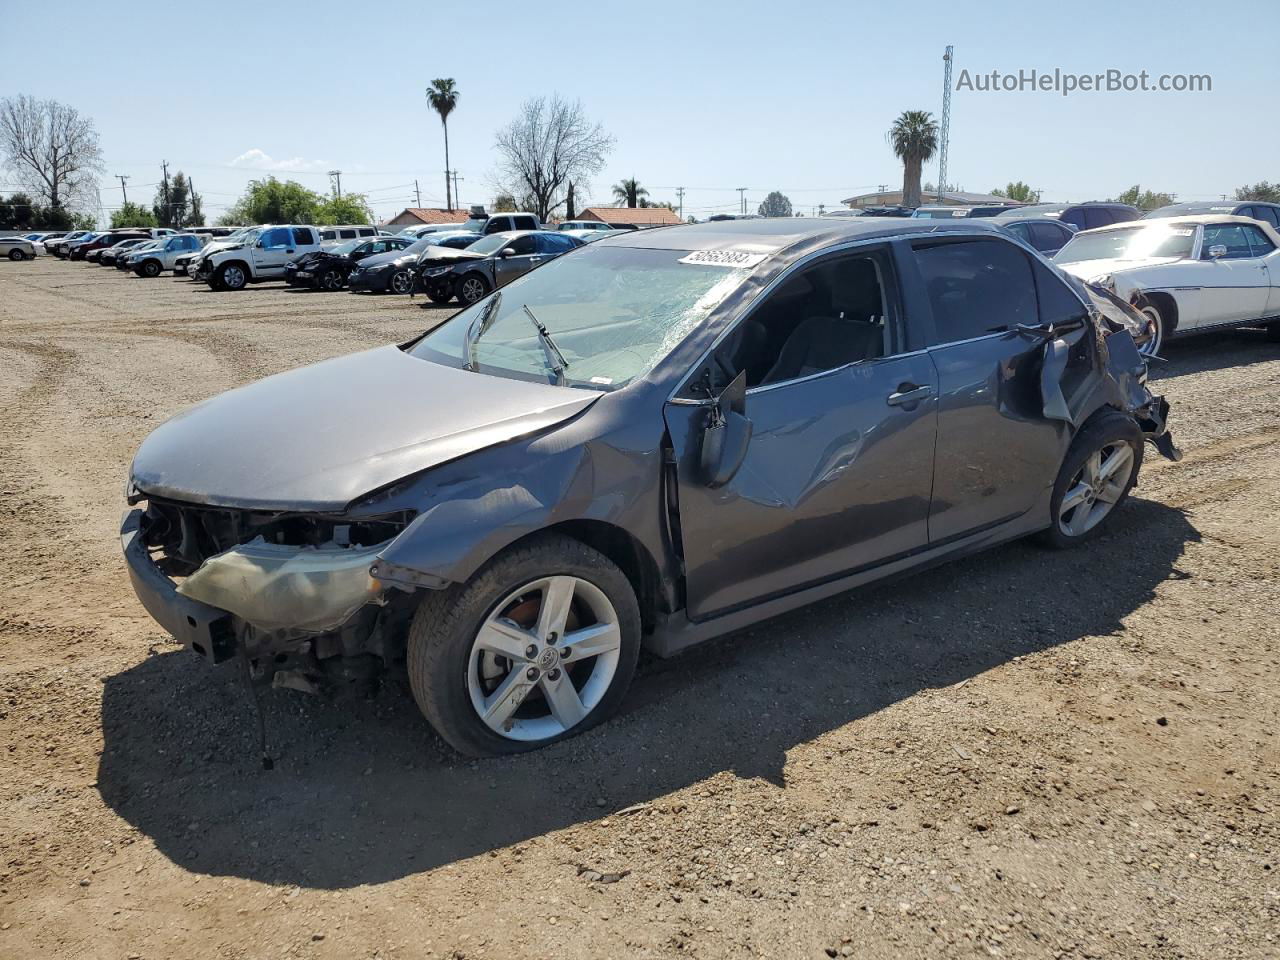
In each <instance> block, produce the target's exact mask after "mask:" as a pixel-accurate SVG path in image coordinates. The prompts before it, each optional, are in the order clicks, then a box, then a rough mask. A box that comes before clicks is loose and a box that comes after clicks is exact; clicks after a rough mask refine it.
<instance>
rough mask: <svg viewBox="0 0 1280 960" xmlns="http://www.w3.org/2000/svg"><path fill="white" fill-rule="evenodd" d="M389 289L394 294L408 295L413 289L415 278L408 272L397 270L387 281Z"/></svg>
mask: <svg viewBox="0 0 1280 960" xmlns="http://www.w3.org/2000/svg"><path fill="white" fill-rule="evenodd" d="M387 289H388V290H390V291H391V292H392V293H408V292H409V291H411V290H412V289H413V277H411V276H409V271H408V270H397V271H396V272H395V273H393V274H392V275H391V279H390V280H388V281H387Z"/></svg>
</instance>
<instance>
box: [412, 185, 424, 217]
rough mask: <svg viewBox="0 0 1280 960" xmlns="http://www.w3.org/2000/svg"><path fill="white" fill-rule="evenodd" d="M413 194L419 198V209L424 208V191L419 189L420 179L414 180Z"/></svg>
mask: <svg viewBox="0 0 1280 960" xmlns="http://www.w3.org/2000/svg"><path fill="white" fill-rule="evenodd" d="M413 195H414V196H415V197H417V198H418V209H419V210H421V209H422V191H421V190H419V189H418V181H417V180H414V181H413Z"/></svg>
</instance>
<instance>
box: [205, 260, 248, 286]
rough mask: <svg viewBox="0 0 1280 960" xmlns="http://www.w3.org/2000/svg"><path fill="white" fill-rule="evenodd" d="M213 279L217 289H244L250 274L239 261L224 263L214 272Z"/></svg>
mask: <svg viewBox="0 0 1280 960" xmlns="http://www.w3.org/2000/svg"><path fill="white" fill-rule="evenodd" d="M213 279H214V288H215V289H217V290H243V289H244V288H245V285H246V284H248V282H249V275H248V273H247V272H246V271H245V268H244V267H243V266H241V265H240V264H239V263H224V264H223V265H222V266H220V267H219V268H218V269H217V271H216V272H215V273H214V275H213Z"/></svg>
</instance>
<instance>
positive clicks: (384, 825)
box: [98, 499, 1199, 889]
mask: <svg viewBox="0 0 1280 960" xmlns="http://www.w3.org/2000/svg"><path fill="white" fill-rule="evenodd" d="M1114 520H1115V522H1114V524H1113V526H1112V527H1111V528H1110V529H1109V531H1108V534H1107V535H1106V536H1105V537H1102V538H1100V539H1098V540H1096V541H1093V542H1092V543H1090V544H1089V545H1088V546H1086V547H1083V548H1080V549H1077V550H1073V551H1067V552H1053V551H1048V550H1044V549H1042V548H1040V547H1038V546H1036V545H1034V544H1031V543H1027V542H1019V543H1014V544H1010V545H1007V546H1005V547H1001V548H997V549H995V550H992V551H989V552H987V553H985V554H981V555H978V556H974V557H971V558H967V559H964V560H961V561H957V562H955V563H952V564H949V565H947V566H944V567H940V568H937V569H935V570H932V571H928V572H925V573H922V574H919V575H917V576H914V577H909V578H906V579H903V580H899V581H896V582H893V583H890V584H886V585H881V586H877V587H872V588H867V589H864V590H862V591H858V592H853V593H849V594H844V595H841V596H839V597H835V598H832V599H830V600H827V601H824V602H822V603H820V604H817V605H814V606H812V607H810V608H808V609H805V610H801V611H797V612H795V613H792V614H789V615H786V616H784V617H780V618H777V619H775V620H773V621H770V622H768V623H765V624H762V625H759V626H757V627H755V628H753V629H752V630H751V631H750V632H748V633H742V634H738V635H736V636H732V637H727V638H724V639H722V640H719V641H716V642H714V643H712V644H709V645H706V646H704V647H701V648H698V649H695V650H693V651H691V652H690V653H688V654H685V655H683V656H681V657H677V658H675V659H672V660H668V661H658V660H646V661H645V662H644V663H643V665H642V670H641V673H640V675H639V676H638V678H637V681H636V683H635V685H634V687H633V688H632V692H631V694H630V696H629V697H628V699H627V702H626V704H625V706H624V709H623V712H622V714H621V716H619V717H617V718H615V719H614V720H612V721H611V722H609V723H607V724H604V725H602V726H601V727H599V728H597V729H595V730H593V731H591V732H589V733H587V734H585V735H583V736H581V737H578V738H575V739H573V740H569V741H566V742H565V743H562V744H557V745H555V746H552V747H550V748H547V749H544V750H542V751H539V752H536V753H533V754H525V755H523V756H517V757H509V758H503V759H499V760H486V761H480V762H472V761H468V760H465V759H463V758H460V757H458V756H457V755H456V754H453V753H452V752H450V751H449V750H448V748H446V747H445V746H444V745H443V744H442V743H441V742H440V741H439V739H438V738H437V737H435V735H434V734H433V733H432V732H431V731H430V729H429V727H428V726H427V724H426V723H425V722H424V721H423V720H422V718H421V716H420V714H419V713H418V712H417V709H416V707H415V706H414V704H413V701H412V698H411V697H410V696H409V695H408V694H407V693H406V692H405V689H404V687H403V686H401V685H400V684H397V683H388V684H384V686H383V688H382V690H381V691H380V692H379V693H378V694H377V695H375V696H373V697H371V698H367V699H355V700H348V701H326V700H322V699H319V698H314V697H308V696H306V695H305V694H300V693H296V692H293V691H287V690H275V691H270V692H269V693H267V694H265V695H264V702H265V708H266V714H267V717H266V719H267V729H268V734H269V739H270V743H271V745H272V753H273V754H275V755H276V756H277V757H278V758H279V759H278V762H277V766H276V769H274V770H272V771H264V770H262V769H260V765H259V763H258V760H257V754H256V735H255V726H254V720H253V713H252V710H251V707H250V705H249V700H248V698H247V695H246V693H245V691H244V689H243V688H242V686H241V685H240V683H239V682H238V676H237V674H236V672H235V670H234V669H232V668H233V667H234V664H232V665H224V667H219V668H214V669H211V668H209V667H207V666H206V665H204V664H203V663H202V662H201V661H198V660H197V659H196V658H195V657H194V656H193V655H191V654H189V653H186V652H185V651H173V652H157V653H154V655H152V656H150V657H148V658H147V659H146V660H144V661H143V662H142V663H140V664H138V665H137V666H135V667H133V668H131V669H129V670H125V671H123V672H122V673H119V674H117V675H115V676H112V677H109V678H108V679H107V680H106V684H105V690H104V694H103V705H102V725H103V732H104V738H105V742H104V749H103V754H102V759H101V764H100V768H99V771H98V789H99V790H100V791H101V794H102V797H103V799H104V800H105V801H106V803H107V804H108V805H110V807H111V808H112V809H114V810H115V811H116V812H117V813H118V814H119V815H120V816H121V817H123V818H124V819H125V820H126V821H127V822H129V823H130V824H132V825H133V826H135V827H137V828H138V829H139V830H140V831H141V832H142V833H144V834H145V835H147V836H149V837H150V838H152V839H153V840H154V842H155V844H156V847H157V848H158V849H159V850H160V851H161V852H162V853H163V854H164V855H166V856H168V857H169V858H171V859H172V860H173V861H174V862H176V863H178V864H179V865H181V866H182V867H184V868H186V869H189V870H193V871H198V872H201V873H208V874H213V875H228V876H237V877H245V878H251V879H255V880H259V881H262V882H266V883H274V884H284V883H292V884H299V885H302V886H307V887H313V888H325V889H338V888H346V887H351V886H354V885H358V884H367V883H378V882H382V881H387V880H391V879H395V878H398V877H401V876H404V875H407V874H412V873H417V872H420V871H423V870H426V869H430V868H432V867H437V866H440V865H442V864H448V863H452V862H455V861H458V860H462V859H465V858H468V857H473V856H476V855H480V854H484V853H486V852H488V851H491V850H495V849H498V848H502V847H506V846H509V845H511V844H515V843H518V842H520V841H524V840H527V839H529V838H532V837H538V836H541V835H543V834H546V833H548V832H549V831H554V830H558V829H561V828H565V827H569V826H572V825H574V824H576V823H580V822H584V821H588V820H592V819H594V818H597V817H600V816H604V815H607V814H608V813H610V812H611V811H616V810H619V809H622V808H625V807H628V806H630V805H632V804H636V803H641V802H645V801H653V800H655V799H657V798H660V797H662V796H664V795H666V794H668V793H670V792H671V791H674V790H677V789H679V788H682V787H685V786H687V785H689V784H691V783H696V782H699V781H701V780H704V779H706V778H708V777H711V776H713V775H715V774H717V773H721V772H723V771H732V772H734V773H735V774H737V775H738V776H741V777H760V778H766V779H768V780H770V781H772V782H774V783H778V784H782V785H783V786H785V778H784V764H785V760H786V752H787V751H788V750H789V749H791V748H792V747H794V746H796V745H797V744H801V743H805V742H807V741H810V740H812V739H813V738H815V737H817V736H819V735H821V734H823V733H826V732H828V731H831V730H834V729H837V728H840V727H842V726H844V725H846V724H850V723H853V722H855V721H857V720H859V719H860V718H863V717H867V716H868V715H871V714H874V713H875V712H876V711H879V710H881V709H883V708H885V707H887V706H889V705H891V704H893V703H895V702H897V701H900V700H903V699H905V698H908V697H910V696H912V695H913V694H915V693H917V692H919V691H922V690H926V689H930V688H938V687H946V686H950V685H952V684H955V683H957V682H959V681H961V680H963V679H965V678H969V677H974V676H976V675H977V674H980V673H982V672H984V671H986V670H989V669H991V668H992V667H995V666H997V665H999V664H1002V663H1004V662H1005V661H1007V660H1009V659H1010V658H1012V657H1015V656H1019V655H1023V654H1031V653H1034V652H1036V651H1039V650H1043V649H1046V648H1049V647H1053V646H1056V645H1059V644H1063V643H1068V642H1071V641H1073V640H1077V639H1078V638H1081V637H1086V636H1090V637H1103V638H1105V637H1107V636H1108V635H1110V634H1113V633H1115V632H1117V631H1118V630H1119V629H1120V628H1121V623H1122V621H1123V619H1124V618H1125V617H1126V616H1127V615H1128V614H1130V613H1131V612H1132V611H1134V610H1135V609H1137V608H1138V607H1140V606H1142V605H1143V604H1145V603H1147V602H1149V601H1150V600H1151V599H1152V597H1153V594H1154V591H1155V590H1156V588H1157V587H1158V586H1159V584H1160V583H1161V582H1162V581H1164V580H1166V579H1169V578H1171V577H1177V576H1178V575H1179V574H1178V572H1177V570H1176V564H1177V563H1178V560H1179V558H1180V557H1181V556H1182V554H1183V551H1184V550H1185V548H1186V546H1187V544H1189V543H1191V542H1194V541H1197V540H1198V539H1199V535H1198V534H1197V532H1196V530H1195V529H1194V528H1193V527H1192V525H1191V524H1190V523H1189V521H1188V520H1187V518H1186V516H1184V514H1183V513H1182V512H1181V511H1179V510H1177V509H1174V508H1171V507H1168V506H1164V505H1162V504H1159V503H1155V502H1152V501H1146V500H1141V499H1135V500H1132V501H1131V502H1130V503H1129V504H1128V505H1127V506H1126V507H1125V509H1124V510H1123V511H1121V512H1120V513H1119V514H1117V516H1116V517H1115V518H1114ZM1098 642H1104V643H1105V642H1107V641H1106V640H1105V639H1104V640H1100V641H1098ZM858 735H859V732H858V730H857V728H856V727H855V728H854V729H853V730H852V731H850V736H853V737H857V736H858ZM940 749H941V747H940Z"/></svg>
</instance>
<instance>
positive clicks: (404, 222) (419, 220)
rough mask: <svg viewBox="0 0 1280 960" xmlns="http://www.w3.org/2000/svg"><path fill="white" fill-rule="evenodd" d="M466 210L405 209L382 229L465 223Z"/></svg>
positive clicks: (467, 214)
mask: <svg viewBox="0 0 1280 960" xmlns="http://www.w3.org/2000/svg"><path fill="white" fill-rule="evenodd" d="M469 216H470V214H469V213H468V212H467V211H466V210H441V209H439V208H438V207H405V208H404V209H403V210H402V211H400V212H399V213H398V214H396V215H395V216H394V217H392V218H391V219H390V220H388V221H387V222H386V223H384V224H383V226H384V227H420V226H425V225H426V224H429V223H465V222H466V220H467V218H468V217H469Z"/></svg>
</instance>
